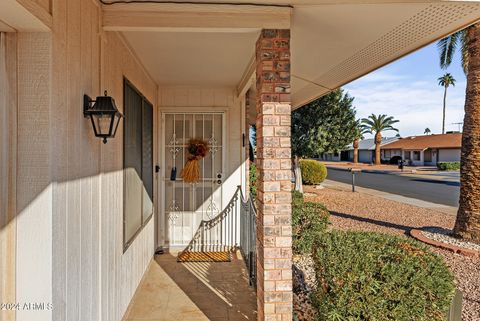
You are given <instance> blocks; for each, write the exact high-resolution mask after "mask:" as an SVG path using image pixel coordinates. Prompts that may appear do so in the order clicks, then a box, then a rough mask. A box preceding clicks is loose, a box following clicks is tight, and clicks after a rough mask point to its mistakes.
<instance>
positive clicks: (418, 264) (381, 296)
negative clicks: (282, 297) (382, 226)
mask: <svg viewBox="0 0 480 321" xmlns="http://www.w3.org/2000/svg"><path fill="white" fill-rule="evenodd" d="M313 248H314V250H313V259H314V266H315V272H316V277H317V282H318V286H317V289H316V291H315V292H314V293H313V295H312V299H313V301H314V305H315V308H316V309H317V312H318V320H349V321H350V320H352V321H353V320H398V321H403V320H405V321H407V320H425V321H436V320H442V321H443V320H446V316H447V312H448V309H449V306H450V302H451V300H452V298H453V295H454V291H455V287H454V283H453V276H452V274H451V272H450V271H449V270H448V268H447V266H446V265H445V264H444V262H443V260H442V259H441V258H440V257H439V256H438V255H436V254H433V253H431V252H429V250H427V248H426V247H425V246H424V245H422V244H420V243H418V242H416V241H414V240H411V239H407V238H403V237H399V236H392V235H386V234H379V233H370V232H339V231H332V232H328V233H323V234H320V235H319V236H318V239H317V241H316V242H315V244H314V247H313Z"/></svg>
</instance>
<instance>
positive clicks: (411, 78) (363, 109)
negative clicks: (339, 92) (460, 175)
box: [343, 43, 466, 138]
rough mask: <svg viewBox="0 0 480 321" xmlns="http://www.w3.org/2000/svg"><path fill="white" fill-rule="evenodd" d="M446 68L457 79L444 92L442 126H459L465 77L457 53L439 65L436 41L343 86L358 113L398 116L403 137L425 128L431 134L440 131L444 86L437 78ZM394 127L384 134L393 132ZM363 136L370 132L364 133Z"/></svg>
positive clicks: (390, 134) (364, 115)
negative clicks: (446, 64) (447, 63)
mask: <svg viewBox="0 0 480 321" xmlns="http://www.w3.org/2000/svg"><path fill="white" fill-rule="evenodd" d="M445 72H449V73H451V74H452V75H453V77H454V78H455V79H456V81H457V82H456V85H455V87H449V88H448V92H447V108H446V110H447V111H446V120H445V130H446V131H449V130H456V131H457V130H458V129H459V126H458V125H455V124H453V123H459V122H462V121H463V114H464V112H463V107H464V102H465V86H466V78H465V74H464V73H463V70H462V67H461V63H460V56H459V54H458V53H457V54H456V57H455V58H454V59H453V62H452V65H451V66H450V67H449V69H448V70H447V71H445V70H442V69H441V68H440V66H439V58H438V50H437V46H436V44H435V43H434V44H431V45H429V46H427V47H425V48H422V49H420V50H418V51H416V52H414V53H412V54H410V55H408V56H406V57H404V58H402V59H400V60H397V61H395V62H393V63H391V64H389V65H387V66H385V67H383V68H381V69H378V70H376V71H374V72H372V73H370V74H368V75H366V76H364V77H362V78H359V79H357V80H355V81H353V82H351V83H349V84H348V85H345V86H344V87H343V88H344V89H345V90H346V91H347V92H348V93H349V94H350V95H351V96H353V97H355V100H354V102H353V105H354V106H355V108H356V110H357V117H358V118H364V117H367V116H368V115H371V114H372V113H374V114H387V115H389V116H393V117H394V118H395V119H398V120H399V121H400V122H399V123H397V124H396V127H397V128H398V129H399V130H400V135H401V136H402V137H406V136H413V135H423V133H424V131H425V128H427V127H428V128H430V130H431V131H432V133H433V134H440V133H441V131H442V108H443V87H441V86H439V85H438V80H437V79H438V78H439V77H441V76H442V75H443V74H444V73H445ZM395 134H396V133H395V132H393V131H388V132H384V133H383V135H384V136H394V135H395ZM365 137H366V138H368V137H370V135H365Z"/></svg>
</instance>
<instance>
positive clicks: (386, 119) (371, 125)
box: [362, 114, 398, 165]
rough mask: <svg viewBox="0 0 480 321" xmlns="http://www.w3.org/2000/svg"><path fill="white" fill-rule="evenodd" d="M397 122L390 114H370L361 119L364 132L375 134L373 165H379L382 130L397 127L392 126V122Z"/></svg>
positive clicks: (395, 129)
mask: <svg viewBox="0 0 480 321" xmlns="http://www.w3.org/2000/svg"><path fill="white" fill-rule="evenodd" d="M395 123H398V120H396V119H394V118H393V117H392V116H387V115H378V116H377V115H374V114H371V115H370V116H368V118H363V119H362V125H363V128H364V130H365V133H369V134H372V135H375V165H380V145H381V144H382V132H383V131H386V130H394V131H396V132H398V129H397V128H395V127H393V124H395Z"/></svg>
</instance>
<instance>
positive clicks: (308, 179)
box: [300, 159, 327, 185]
mask: <svg viewBox="0 0 480 321" xmlns="http://www.w3.org/2000/svg"><path fill="white" fill-rule="evenodd" d="M300 169H301V171H302V182H303V184H306V185H318V184H320V183H322V182H323V181H324V180H325V178H327V167H326V166H325V164H323V163H321V162H319V161H316V160H313V159H301V160H300Z"/></svg>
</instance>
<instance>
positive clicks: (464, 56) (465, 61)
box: [460, 29, 470, 75]
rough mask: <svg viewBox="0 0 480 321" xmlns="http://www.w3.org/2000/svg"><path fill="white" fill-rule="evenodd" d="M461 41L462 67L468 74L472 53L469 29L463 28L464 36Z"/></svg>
mask: <svg viewBox="0 0 480 321" xmlns="http://www.w3.org/2000/svg"><path fill="white" fill-rule="evenodd" d="M460 43H461V50H462V52H461V55H462V68H463V72H464V73H465V75H467V74H468V62H469V61H470V55H469V52H468V29H467V30H463V32H462V36H461V37H460Z"/></svg>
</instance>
